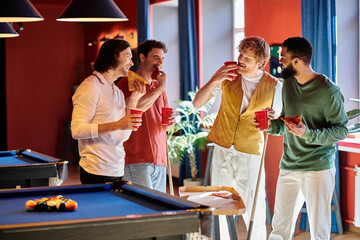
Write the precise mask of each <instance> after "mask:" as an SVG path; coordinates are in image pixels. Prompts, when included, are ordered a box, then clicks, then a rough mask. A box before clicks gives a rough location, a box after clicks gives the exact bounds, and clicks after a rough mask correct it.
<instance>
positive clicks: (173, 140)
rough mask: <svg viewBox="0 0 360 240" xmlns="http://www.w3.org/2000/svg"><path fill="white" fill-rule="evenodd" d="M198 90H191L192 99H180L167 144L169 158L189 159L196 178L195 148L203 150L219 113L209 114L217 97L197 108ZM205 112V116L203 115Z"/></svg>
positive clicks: (178, 160)
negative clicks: (195, 102) (195, 100)
mask: <svg viewBox="0 0 360 240" xmlns="http://www.w3.org/2000/svg"><path fill="white" fill-rule="evenodd" d="M196 92H197V91H190V92H188V95H189V97H190V99H191V101H188V100H178V101H177V104H178V106H179V107H178V108H176V109H175V111H174V112H175V114H176V115H177V116H176V123H175V126H174V128H173V129H172V130H171V131H169V132H168V138H167V145H168V150H169V158H170V160H171V161H172V162H173V163H175V164H178V165H179V164H180V163H181V161H184V160H185V159H187V157H188V159H189V161H190V162H189V163H190V164H189V165H190V168H191V169H190V171H191V177H192V179H193V180H195V179H196V175H197V173H198V169H197V168H196V157H195V149H199V150H203V149H205V147H206V144H207V142H208V140H207V135H208V134H209V129H210V126H212V125H213V123H214V121H215V118H216V115H217V113H211V114H209V113H208V112H209V110H210V108H211V106H212V105H213V104H214V102H215V99H214V98H213V99H211V100H210V101H209V102H207V103H206V104H205V105H204V106H203V107H201V108H198V109H196V108H195V107H194V106H193V104H192V101H193V100H194V98H195V95H196ZM201 112H203V115H204V116H203V117H201V114H200V113H201Z"/></svg>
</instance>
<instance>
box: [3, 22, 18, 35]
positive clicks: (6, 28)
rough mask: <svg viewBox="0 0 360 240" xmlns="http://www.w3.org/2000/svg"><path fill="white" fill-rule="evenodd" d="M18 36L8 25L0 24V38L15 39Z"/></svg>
mask: <svg viewBox="0 0 360 240" xmlns="http://www.w3.org/2000/svg"><path fill="white" fill-rule="evenodd" d="M17 36H19V34H18V33H17V32H16V31H15V30H14V29H13V28H12V27H11V25H10V24H8V23H5V22H0V38H8V37H17Z"/></svg>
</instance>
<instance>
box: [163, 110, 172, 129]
mask: <svg viewBox="0 0 360 240" xmlns="http://www.w3.org/2000/svg"><path fill="white" fill-rule="evenodd" d="M172 112H173V109H172V108H167V107H163V108H162V110H161V123H162V125H170V122H169V117H170V115H171V114H172Z"/></svg>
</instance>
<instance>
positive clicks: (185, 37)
mask: <svg viewBox="0 0 360 240" xmlns="http://www.w3.org/2000/svg"><path fill="white" fill-rule="evenodd" d="M178 11H179V12H178V14H179V56H180V99H182V100H190V98H189V96H188V92H189V91H195V89H196V87H197V86H198V82H199V69H198V54H197V44H196V43H197V35H196V21H195V3H194V0H179V8H178ZM195 156H196V166H197V169H198V170H199V172H198V174H197V177H201V154H200V151H196V153H195ZM190 177H191V174H190V165H189V160H188V159H185V161H182V163H181V165H180V172H179V181H180V183H179V184H180V186H181V185H183V179H184V178H190Z"/></svg>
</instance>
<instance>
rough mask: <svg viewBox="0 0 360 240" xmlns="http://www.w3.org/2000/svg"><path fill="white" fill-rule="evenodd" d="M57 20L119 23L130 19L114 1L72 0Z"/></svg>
mask: <svg viewBox="0 0 360 240" xmlns="http://www.w3.org/2000/svg"><path fill="white" fill-rule="evenodd" d="M56 20H58V21H66V22H119V21H127V20H128V19H127V17H126V16H125V15H124V14H123V13H122V12H121V10H120V9H119V8H118V6H117V5H116V4H115V3H114V1H113V0H72V1H71V2H70V3H69V4H68V5H67V6H66V8H65V10H64V11H63V13H62V14H61V15H60V17H59V18H58V19H56Z"/></svg>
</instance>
